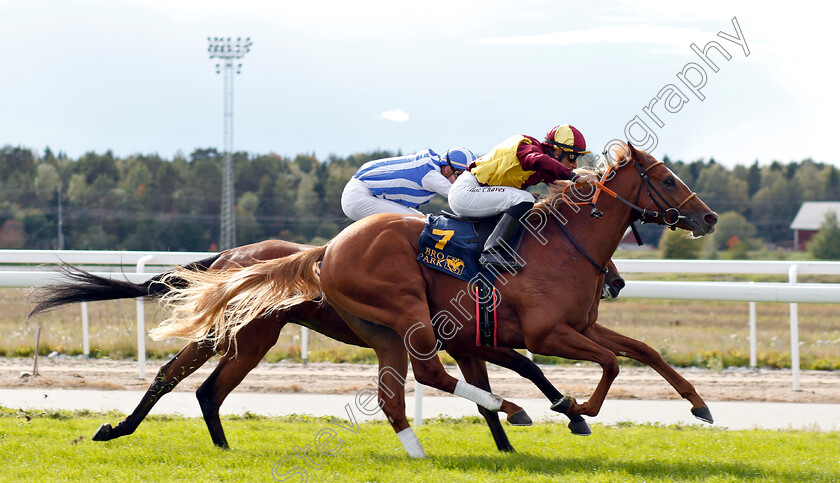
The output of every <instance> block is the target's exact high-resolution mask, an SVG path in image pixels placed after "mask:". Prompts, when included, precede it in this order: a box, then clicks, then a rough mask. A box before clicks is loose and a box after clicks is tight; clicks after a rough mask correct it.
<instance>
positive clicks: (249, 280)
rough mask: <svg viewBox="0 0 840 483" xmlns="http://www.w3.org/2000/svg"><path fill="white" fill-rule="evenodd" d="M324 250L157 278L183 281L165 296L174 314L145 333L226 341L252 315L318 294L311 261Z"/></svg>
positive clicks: (234, 336)
mask: <svg viewBox="0 0 840 483" xmlns="http://www.w3.org/2000/svg"><path fill="white" fill-rule="evenodd" d="M326 250H327V247H326V245H325V246H323V247H318V248H313V249H310V250H304V251H301V252H298V253H296V254H294V255H290V256H287V257H283V258H279V259H273V260H267V261H262V262H259V263H256V264H254V265H251V266H248V267H245V268H241V267H237V268H232V269H228V270H219V271H215V270H214V271H212V272H195V271H185V270H177V271H175V272H172V273H171V274H170V275H168V276H166V277H163V279H162V280H161V282H162V283H169V277H172V278H173V279H175V280H178V281H179V282H180V283H181V285H180V286H173V287H171V290H170V291H169V292H168V293H166V294H165V295H164V296H163V301H164V302H165V303H166V305H167V307H168V308H169V309H171V311H172V315H171V316H170V317H169V318H168V319H166V320H164V321H163V322H162V323H161V324H160V325H159V326H158V327H156V328H154V329H152V330H151V331H150V332H149V335H151V337H152V338H153V339H155V340H160V339H165V338H167V337H181V338H184V339H188V340H192V341H204V340H208V339H209V340H212V341H213V342H214V344H215V345H216V346H217V347H219V346H220V344H221V343H222V342H223V341H225V340H233V341H235V340H236V334H237V332H239V330H240V329H241V328H242V327H244V326H245V325H246V324H247V323H248V322H250V321H251V320H253V319H255V318H257V317H260V316H262V315H265V314H266V313H269V312H272V311H279V310H285V309H288V308H290V307H292V306H295V305H298V304H301V303H303V302H308V301H310V300H314V299H316V298H318V297H319V296H320V295H321V281H320V279H319V278H318V275H317V274H316V272H315V264H316V263H317V262H319V261H320V260H321V259H323V257H324V253H325V252H326ZM184 281H185V282H186V284H185V285H184V284H183V282H184Z"/></svg>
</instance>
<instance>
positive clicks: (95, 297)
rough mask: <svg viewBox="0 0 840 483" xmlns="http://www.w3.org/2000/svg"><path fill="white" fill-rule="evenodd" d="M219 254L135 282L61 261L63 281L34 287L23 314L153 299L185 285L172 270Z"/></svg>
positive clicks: (197, 266) (200, 267)
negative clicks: (32, 305)
mask: <svg viewBox="0 0 840 483" xmlns="http://www.w3.org/2000/svg"><path fill="white" fill-rule="evenodd" d="M219 256H220V255H215V256H213V257H210V258H206V259H204V260H199V261H197V262H193V263H189V264H187V265H184V266H183V267H179V268H178V269H175V270H174V271H169V272H165V273H161V274H158V275H155V276H154V277H152V278H150V279H149V280H147V281H145V282H143V283H141V284H137V283H132V282H129V281H127V280H118V279H110V278H105V277H100V276H98V275H94V274H92V273H90V272H87V271H85V270H82V269H81V268H78V267H74V266H72V265H66V264H65V265H61V266H59V271H60V273H61V275H62V277H63V278H64V279H66V281H62V282H59V283H54V284H49V285H44V286H42V287H39V288H37V289H36V290H35V291H34V292H33V293H32V296H31V299H32V300H33V301H34V302H35V303H36V305H35V308H33V309H32V311H31V312H29V315H28V316H27V318H29V317H32V316H33V315H37V314H39V313H41V312H46V311H48V310H51V309H54V308H56V307H61V306H62V305H67V304H73V303H78V302H98V301H100V300H117V299H130V298H137V297H144V298H147V299H151V300H155V299H159V298H160V297H162V296H163V295H164V294H166V293H167V292H168V291H169V290H171V289H172V287H173V286H175V287H185V286H186V283H187V282H186V281H185V280H181V281H178V280H177V279H176V275H175V272H176V271H181V270H186V271H205V270H207V268H208V267H210V265H212V264H213V262H215V261H216V260H217V259H218V258H219ZM164 277H168V279H169V282H168V284H164V283H161V279H162V278H164Z"/></svg>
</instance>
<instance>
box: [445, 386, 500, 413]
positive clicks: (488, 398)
mask: <svg viewBox="0 0 840 483" xmlns="http://www.w3.org/2000/svg"><path fill="white" fill-rule="evenodd" d="M454 394H455V395H456V396H461V397H462V398H465V399H469V400H470V401H472V402H474V403H476V404H478V405H479V406H481V407H485V408H487V409H489V410H491V411H498V410H500V409H502V401H503V399H502V398H501V397H500V396H497V395H495V394H493V393H490V392H487V391H485V390H483V389H479V388H477V387H475V386H473V385H472V384H470V383H467V382H464V381H458V383H457V384H455V393H454Z"/></svg>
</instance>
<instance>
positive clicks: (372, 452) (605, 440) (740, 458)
mask: <svg viewBox="0 0 840 483" xmlns="http://www.w3.org/2000/svg"><path fill="white" fill-rule="evenodd" d="M344 417H346V416H344ZM117 420H118V415H116V414H113V413H110V414H107V415H94V414H91V413H89V412H76V413H68V412H66V411H29V412H27V413H23V412H22V411H20V410H0V452H2V454H3V456H4V459H5V461H4V465H3V466H4V468H3V472H2V473H1V474H0V480H3V481H68V480H69V481H103V480H113V481H179V480H187V481H274V478H273V477H272V469H274V471H275V475H276V476H278V477H282V476H286V477H287V481H299V478H298V476H295V473H296V472H297V473H299V474H304V473H305V474H306V475H307V476H308V478H309V480H310V481H389V482H390V481H470V482H474V481H564V482H577V481H580V482H587V483H589V482H616V481H656V482H659V481H663V482H666V481H703V482H721V481H727V482H728V481H750V482H752V481H761V482H765V481H779V482H799V481H808V482H823V481H824V482H835V481H840V456H838V453H837V448H838V447H840V433H837V432H834V433H816V432H804V431H765V430H760V431H759V430H753V431H723V430H717V429H710V428H695V427H684V426H659V425H629V424H626V425H618V426H613V427H605V426H601V425H594V426H593V431H594V434H593V435H592V436H590V437H587V438H580V437H575V436H572V435H570V434H569V432H568V430H567V429H566V428H565V427H564V426H563V425H561V424H548V423H543V424H537V425H535V426H533V427H529V428H515V427H510V426H506V430H507V432H508V435H509V437H510V439H511V442H512V443H513V445H514V447H516V448H517V450H518V452H517V453H515V454H502V453H499V452H497V451H496V449H495V446H494V445H493V442H492V439H491V438H490V435H489V431H488V430H487V428H486V426H485V425H484V424H483V422H480V421H478V418H465V419H458V420H439V421H432V422H428V423H426V424H424V425H423V426H421V427H419V428H416V431H417V434H418V437H419V438H420V440H421V442H422V443H423V445H424V447H425V449H426V452H427V454H428V455H429V457H428V458H427V459H425V460H411V459H409V458H408V457H407V456H406V455H405V453H404V451H403V450H402V447H401V446H400V444H399V442H398V440H397V438H396V436H395V435H394V433H393V431H392V430H391V427H390V426H389V425H388V424H384V423H366V424H361V425H359V426H358V427H357V428H354V429H355V432H353V431H350V430H347V429H343V428H341V427H339V426H337V425H336V424H335V422H341V423H343V425H345V426H347V425H349V422H347V421H346V420H345V421H336V420H329V419H327V418H312V417H306V416H303V417H287V418H263V417H255V416H246V417H236V418H225V420H224V424H225V428H226V430H227V434H228V440H229V441H230V444H231V446H232V448H233V449H232V450H229V451H225V450H220V449H218V448H215V447H213V446H212V445H211V443H210V438H209V436H208V434H207V429H206V428H205V426H204V423H203V421H202V420H200V419H193V418H172V417H151V418H149V419H148V420H147V421H146V422H144V423H143V424H142V425H141V426H140V428H139V429H138V431H137V432H136V433H135V434H134V435H131V436H127V437H123V438H119V439H117V440H114V441H109V442H94V441H91V440H90V436H91V435H92V434H93V432H94V431H95V430H96V428H97V427H98V426H99V424H101V423H102V422H105V421H109V422H111V423H112V424H114V423H116V422H117ZM319 435H320V438H321V448H322V449H324V450H325V452H331V453H334V454H332V455H322V454H321V453H319V452H318V450H317V449H316V446H315V445H316V442H315V440H316V438H319ZM327 436H329V437H330V438H331V439H329V438H327ZM307 445H309V452H308V454H309V456H310V459H311V465H310V464H307V463H306V462H305V461H304V459H303V458H302V457H301V456H300V453H299V450H300V449H303V448H306V446H307ZM295 468H298V470H295Z"/></svg>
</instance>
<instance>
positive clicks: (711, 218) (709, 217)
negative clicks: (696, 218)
mask: <svg viewBox="0 0 840 483" xmlns="http://www.w3.org/2000/svg"><path fill="white" fill-rule="evenodd" d="M703 221H705V222H706V224H707V225H709V226H715V223H717V221H718V217H717V215H715V214H714V213H707V214H706V216H704V217H703Z"/></svg>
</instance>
